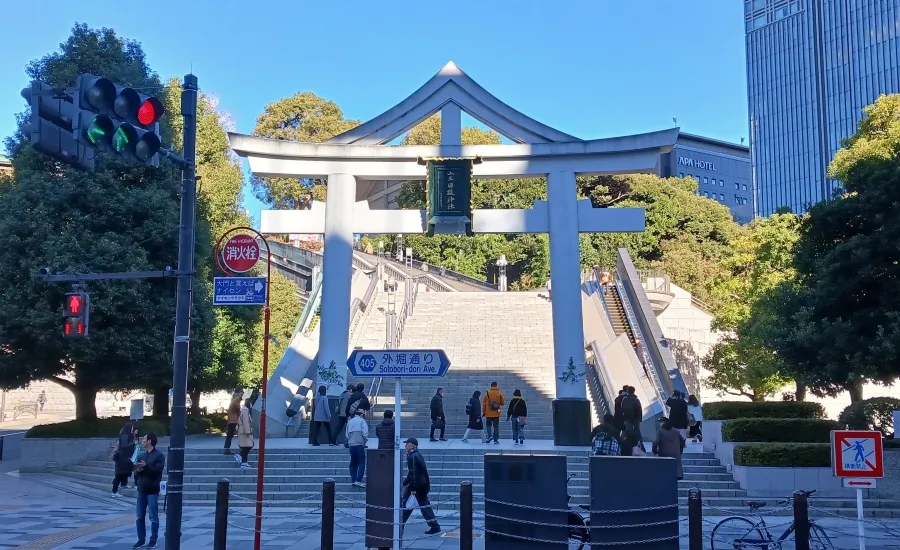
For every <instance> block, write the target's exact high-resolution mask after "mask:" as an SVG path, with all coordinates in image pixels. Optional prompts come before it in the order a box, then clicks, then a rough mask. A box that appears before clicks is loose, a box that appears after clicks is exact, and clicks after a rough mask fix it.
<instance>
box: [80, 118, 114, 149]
mask: <svg viewBox="0 0 900 550" xmlns="http://www.w3.org/2000/svg"><path fill="white" fill-rule="evenodd" d="M112 133H113V122H112V120H110V118H109V117H108V116H106V115H97V116H95V117H94V118H93V119H92V120H91V123H90V125H88V128H87V131H86V132H85V135H87V138H88V141H90V142H91V143H93V144H94V145H97V146H102V145H105V144H107V143H109V141H110V139H111V138H112Z"/></svg>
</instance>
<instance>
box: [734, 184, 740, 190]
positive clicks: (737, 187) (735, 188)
mask: <svg viewBox="0 0 900 550" xmlns="http://www.w3.org/2000/svg"><path fill="white" fill-rule="evenodd" d="M740 188H741V186H740V185H738V184H737V183H735V184H734V190H735V191H737V190H738V189H740Z"/></svg>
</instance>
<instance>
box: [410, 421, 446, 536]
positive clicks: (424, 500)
mask: <svg viewBox="0 0 900 550" xmlns="http://www.w3.org/2000/svg"><path fill="white" fill-rule="evenodd" d="M404 443H406V479H405V480H403V497H402V498H401V499H400V502H401V503H405V504H406V506H405V508H404V510H403V524H404V525H405V524H406V521H407V520H408V519H409V516H410V515H412V509H413V508H415V507H416V505H418V508H419V511H421V512H422V517H423V518H425V521H426V522H427V523H428V531H425V534H426V535H436V534H438V533H440V532H441V526H440V524H438V521H437V518H436V517H434V510H432V509H431V501H430V500H428V493H429V492H431V478H429V477H428V467H427V466H426V465H425V459H424V458H423V457H422V453H420V452H419V440H418V439H416V438H415V437H410V438H409V439H407V440H406V441H405V442H404ZM412 497H416V504H413V505H412V506H410V504H411V503H410V499H411V498H412Z"/></svg>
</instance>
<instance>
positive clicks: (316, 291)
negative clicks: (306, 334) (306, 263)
mask: <svg viewBox="0 0 900 550" xmlns="http://www.w3.org/2000/svg"><path fill="white" fill-rule="evenodd" d="M321 293H322V272H321V271H320V272H319V273H318V274H317V275H316V277H315V280H313V284H312V290H310V291H309V296H307V298H306V305H304V306H303V311H301V313H300V318H299V319H297V326H296V327H294V334H293V335H292V336H291V339H292V340H293V338H294V336H296V335H297V333H298V332H301V331H303V330H305V329H306V325H307V321H309V319H310V317H311V316H312V311H314V309H313V308H314V307H315V301H316V299H317V298H318V297H319V295H321Z"/></svg>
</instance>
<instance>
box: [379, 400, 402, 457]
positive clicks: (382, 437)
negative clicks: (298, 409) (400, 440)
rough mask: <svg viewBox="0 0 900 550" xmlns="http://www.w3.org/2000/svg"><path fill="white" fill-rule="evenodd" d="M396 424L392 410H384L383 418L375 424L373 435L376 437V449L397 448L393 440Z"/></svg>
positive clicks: (389, 449)
mask: <svg viewBox="0 0 900 550" xmlns="http://www.w3.org/2000/svg"><path fill="white" fill-rule="evenodd" d="M395 429H396V424H394V411H392V410H390V409H388V410H386V411H384V418H382V419H381V422H379V423H378V425H377V426H375V437H377V438H378V450H380V451H393V450H395V449H396V448H397V444H396V443H395V442H394V439H395V437H396V433H395Z"/></svg>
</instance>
